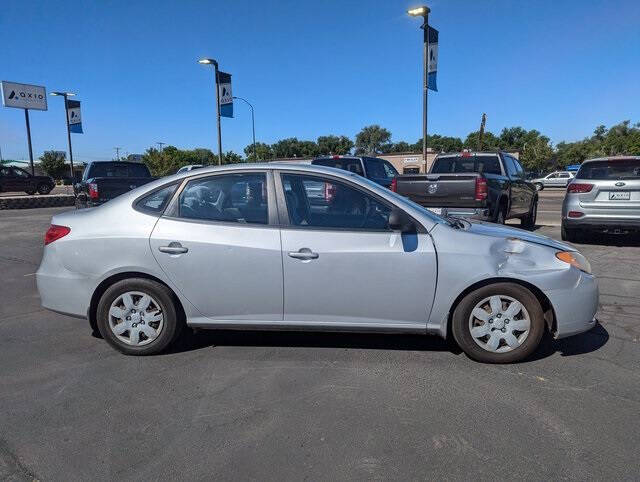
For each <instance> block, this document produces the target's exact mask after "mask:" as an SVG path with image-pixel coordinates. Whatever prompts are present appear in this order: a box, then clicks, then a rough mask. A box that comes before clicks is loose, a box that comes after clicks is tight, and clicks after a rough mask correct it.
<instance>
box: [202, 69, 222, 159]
mask: <svg viewBox="0 0 640 482" xmlns="http://www.w3.org/2000/svg"><path fill="white" fill-rule="evenodd" d="M198 63H199V64H203V65H213V72H214V75H215V81H216V120H217V122H218V165H221V164H222V128H221V126H220V86H219V82H218V80H219V79H218V62H217V61H216V60H214V59H200V60H198Z"/></svg>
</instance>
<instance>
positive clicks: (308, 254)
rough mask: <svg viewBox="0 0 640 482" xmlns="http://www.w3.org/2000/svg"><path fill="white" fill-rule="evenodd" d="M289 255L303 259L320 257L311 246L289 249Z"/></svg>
mask: <svg viewBox="0 0 640 482" xmlns="http://www.w3.org/2000/svg"><path fill="white" fill-rule="evenodd" d="M289 256H290V257H292V258H295V259H302V260H310V259H318V258H319V257H320V255H319V254H318V253H314V252H313V251H311V250H310V249H309V248H302V249H300V250H298V251H289Z"/></svg>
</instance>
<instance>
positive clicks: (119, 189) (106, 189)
mask: <svg viewBox="0 0 640 482" xmlns="http://www.w3.org/2000/svg"><path fill="white" fill-rule="evenodd" d="M151 181H153V178H152V177H129V178H112V179H110V178H108V177H99V178H95V179H92V180H91V182H92V183H93V184H96V185H97V186H98V195H99V200H100V201H108V200H109V199H113V198H115V197H118V196H120V195H121V194H124V193H126V192H129V191H131V190H133V189H135V188H137V187H140V186H142V185H144V184H147V183H148V182H151Z"/></svg>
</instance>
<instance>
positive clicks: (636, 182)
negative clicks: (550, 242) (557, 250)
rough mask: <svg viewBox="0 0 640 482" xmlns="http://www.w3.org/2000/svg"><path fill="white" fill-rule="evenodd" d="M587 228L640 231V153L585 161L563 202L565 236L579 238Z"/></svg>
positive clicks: (569, 239) (563, 230)
mask: <svg viewBox="0 0 640 482" xmlns="http://www.w3.org/2000/svg"><path fill="white" fill-rule="evenodd" d="M586 230H591V231H601V232H608V233H627V232H630V231H639V230H640V156H620V157H605V158H599V159H589V160H587V161H584V162H583V163H582V165H581V166H580V170H579V171H578V174H576V177H575V178H574V179H573V180H572V181H571V183H569V186H568V187H567V195H566V196H565V198H564V203H563V205H562V239H563V240H565V241H577V240H578V239H579V238H580V236H581V234H583V233H584V232H585V231H586Z"/></svg>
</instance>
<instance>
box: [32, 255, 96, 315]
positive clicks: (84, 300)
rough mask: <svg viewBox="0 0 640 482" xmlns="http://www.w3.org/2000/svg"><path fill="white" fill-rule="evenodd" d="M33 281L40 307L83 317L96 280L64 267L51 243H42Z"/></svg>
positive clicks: (86, 311) (87, 308)
mask: <svg viewBox="0 0 640 482" xmlns="http://www.w3.org/2000/svg"><path fill="white" fill-rule="evenodd" d="M36 284H37V286H38V293H39V294H40V300H41V302H42V306H43V308H47V309H49V310H51V311H55V312H57V313H63V314H65V315H70V316H75V317H78V318H86V317H87V313H88V310H89V303H90V301H91V295H92V294H93V289H94V287H95V284H96V280H95V279H93V278H89V277H86V276H81V275H78V274H77V273H72V272H71V271H69V270H67V269H66V268H65V267H64V266H63V265H62V263H61V262H60V260H59V257H58V256H56V253H55V246H47V247H45V249H44V255H43V257H42V262H41V263H40V267H39V268H38V271H37V273H36Z"/></svg>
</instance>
